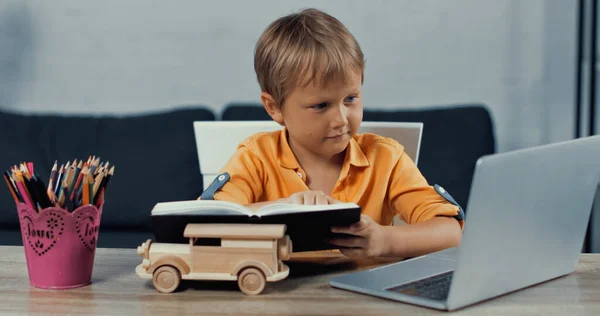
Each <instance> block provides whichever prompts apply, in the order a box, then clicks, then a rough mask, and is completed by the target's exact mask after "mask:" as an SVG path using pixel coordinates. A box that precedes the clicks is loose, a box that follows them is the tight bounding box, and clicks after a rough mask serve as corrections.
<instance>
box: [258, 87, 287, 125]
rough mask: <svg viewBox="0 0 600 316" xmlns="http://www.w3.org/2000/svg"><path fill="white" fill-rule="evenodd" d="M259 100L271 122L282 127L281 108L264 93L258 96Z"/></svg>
mask: <svg viewBox="0 0 600 316" xmlns="http://www.w3.org/2000/svg"><path fill="white" fill-rule="evenodd" d="M260 99H261V101H262V103H263V105H264V106H265V110H267V113H269V116H270V117H271V118H272V119H273V121H275V122H277V123H279V125H282V126H283V115H281V108H280V107H279V104H277V102H276V101H275V99H274V98H273V97H272V96H271V95H270V94H268V93H266V92H263V93H261V94H260Z"/></svg>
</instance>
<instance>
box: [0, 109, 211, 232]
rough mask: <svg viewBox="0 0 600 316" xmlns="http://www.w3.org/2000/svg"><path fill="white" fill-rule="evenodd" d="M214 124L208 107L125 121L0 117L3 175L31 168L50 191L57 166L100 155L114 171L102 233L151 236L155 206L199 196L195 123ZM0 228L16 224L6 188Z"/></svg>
mask: <svg viewBox="0 0 600 316" xmlns="http://www.w3.org/2000/svg"><path fill="white" fill-rule="evenodd" d="M214 119H215V116H214V114H213V113H212V111H210V110H207V109H204V108H187V109H178V110H173V111H169V112H163V113H153V114H147V115H137V116H120V117H119V116H100V117H93V116H59V115H23V114H16V113H7V112H0V148H2V151H3V153H2V154H1V155H0V170H7V169H8V168H9V167H10V166H11V165H14V164H17V163H19V162H21V161H24V160H26V161H32V162H33V163H34V164H35V167H36V168H35V169H36V170H35V171H36V172H37V173H38V174H40V176H41V177H42V179H44V181H45V182H46V184H47V180H48V177H49V175H50V170H51V168H52V165H53V163H54V161H55V160H58V162H59V163H66V162H67V161H69V160H70V161H73V159H87V158H88V156H89V155H97V156H100V158H101V160H102V161H104V162H106V161H109V162H110V163H111V164H114V166H115V175H114V177H113V178H111V180H110V184H109V186H108V189H107V191H106V202H105V205H104V213H103V216H102V225H101V230H102V229H112V228H128V227H134V228H141V229H146V230H149V222H148V215H149V214H150V210H151V209H152V207H153V206H154V205H155V204H156V203H157V202H163V201H175V200H186V199H195V198H197V197H198V196H199V195H200V193H201V192H202V177H201V175H200V171H199V166H198V155H197V149H196V142H195V138H194V130H193V122H194V121H202V120H214ZM2 186H4V187H6V184H2ZM0 225H4V226H7V225H8V226H13V227H17V225H18V217H17V214H16V209H15V206H14V201H13V200H12V198H11V196H10V193H9V191H8V189H7V188H1V189H0Z"/></svg>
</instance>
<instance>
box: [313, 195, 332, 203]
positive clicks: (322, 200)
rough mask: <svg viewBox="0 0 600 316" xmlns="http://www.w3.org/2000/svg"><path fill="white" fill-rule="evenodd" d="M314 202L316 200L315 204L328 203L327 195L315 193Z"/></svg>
mask: <svg viewBox="0 0 600 316" xmlns="http://www.w3.org/2000/svg"><path fill="white" fill-rule="evenodd" d="M315 202H316V203H315V204H318V205H322V204H329V201H328V196H327V195H325V194H317V196H316V201H315Z"/></svg>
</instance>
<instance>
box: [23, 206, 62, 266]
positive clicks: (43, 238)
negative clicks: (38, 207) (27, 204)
mask: <svg viewBox="0 0 600 316" xmlns="http://www.w3.org/2000/svg"><path fill="white" fill-rule="evenodd" d="M19 215H20V217H21V231H22V233H23V236H24V237H25V239H26V240H27V243H28V244H29V246H30V247H31V249H33V251H34V252H35V253H36V254H37V255H38V256H42V255H44V254H46V253H47V252H48V251H50V249H52V247H54V245H55V244H56V242H57V241H58V240H60V236H61V235H62V234H63V232H64V231H65V218H64V217H65V216H69V215H68V214H67V213H66V212H64V211H61V210H48V211H43V212H42V213H41V214H37V213H34V212H33V211H32V210H31V209H29V208H23V209H21V211H20V212H19Z"/></svg>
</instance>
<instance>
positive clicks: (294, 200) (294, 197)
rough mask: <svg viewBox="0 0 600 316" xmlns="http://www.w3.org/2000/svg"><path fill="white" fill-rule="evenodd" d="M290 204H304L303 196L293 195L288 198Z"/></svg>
mask: <svg viewBox="0 0 600 316" xmlns="http://www.w3.org/2000/svg"><path fill="white" fill-rule="evenodd" d="M290 203H291V204H304V196H303V195H302V194H293V195H292V196H290Z"/></svg>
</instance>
